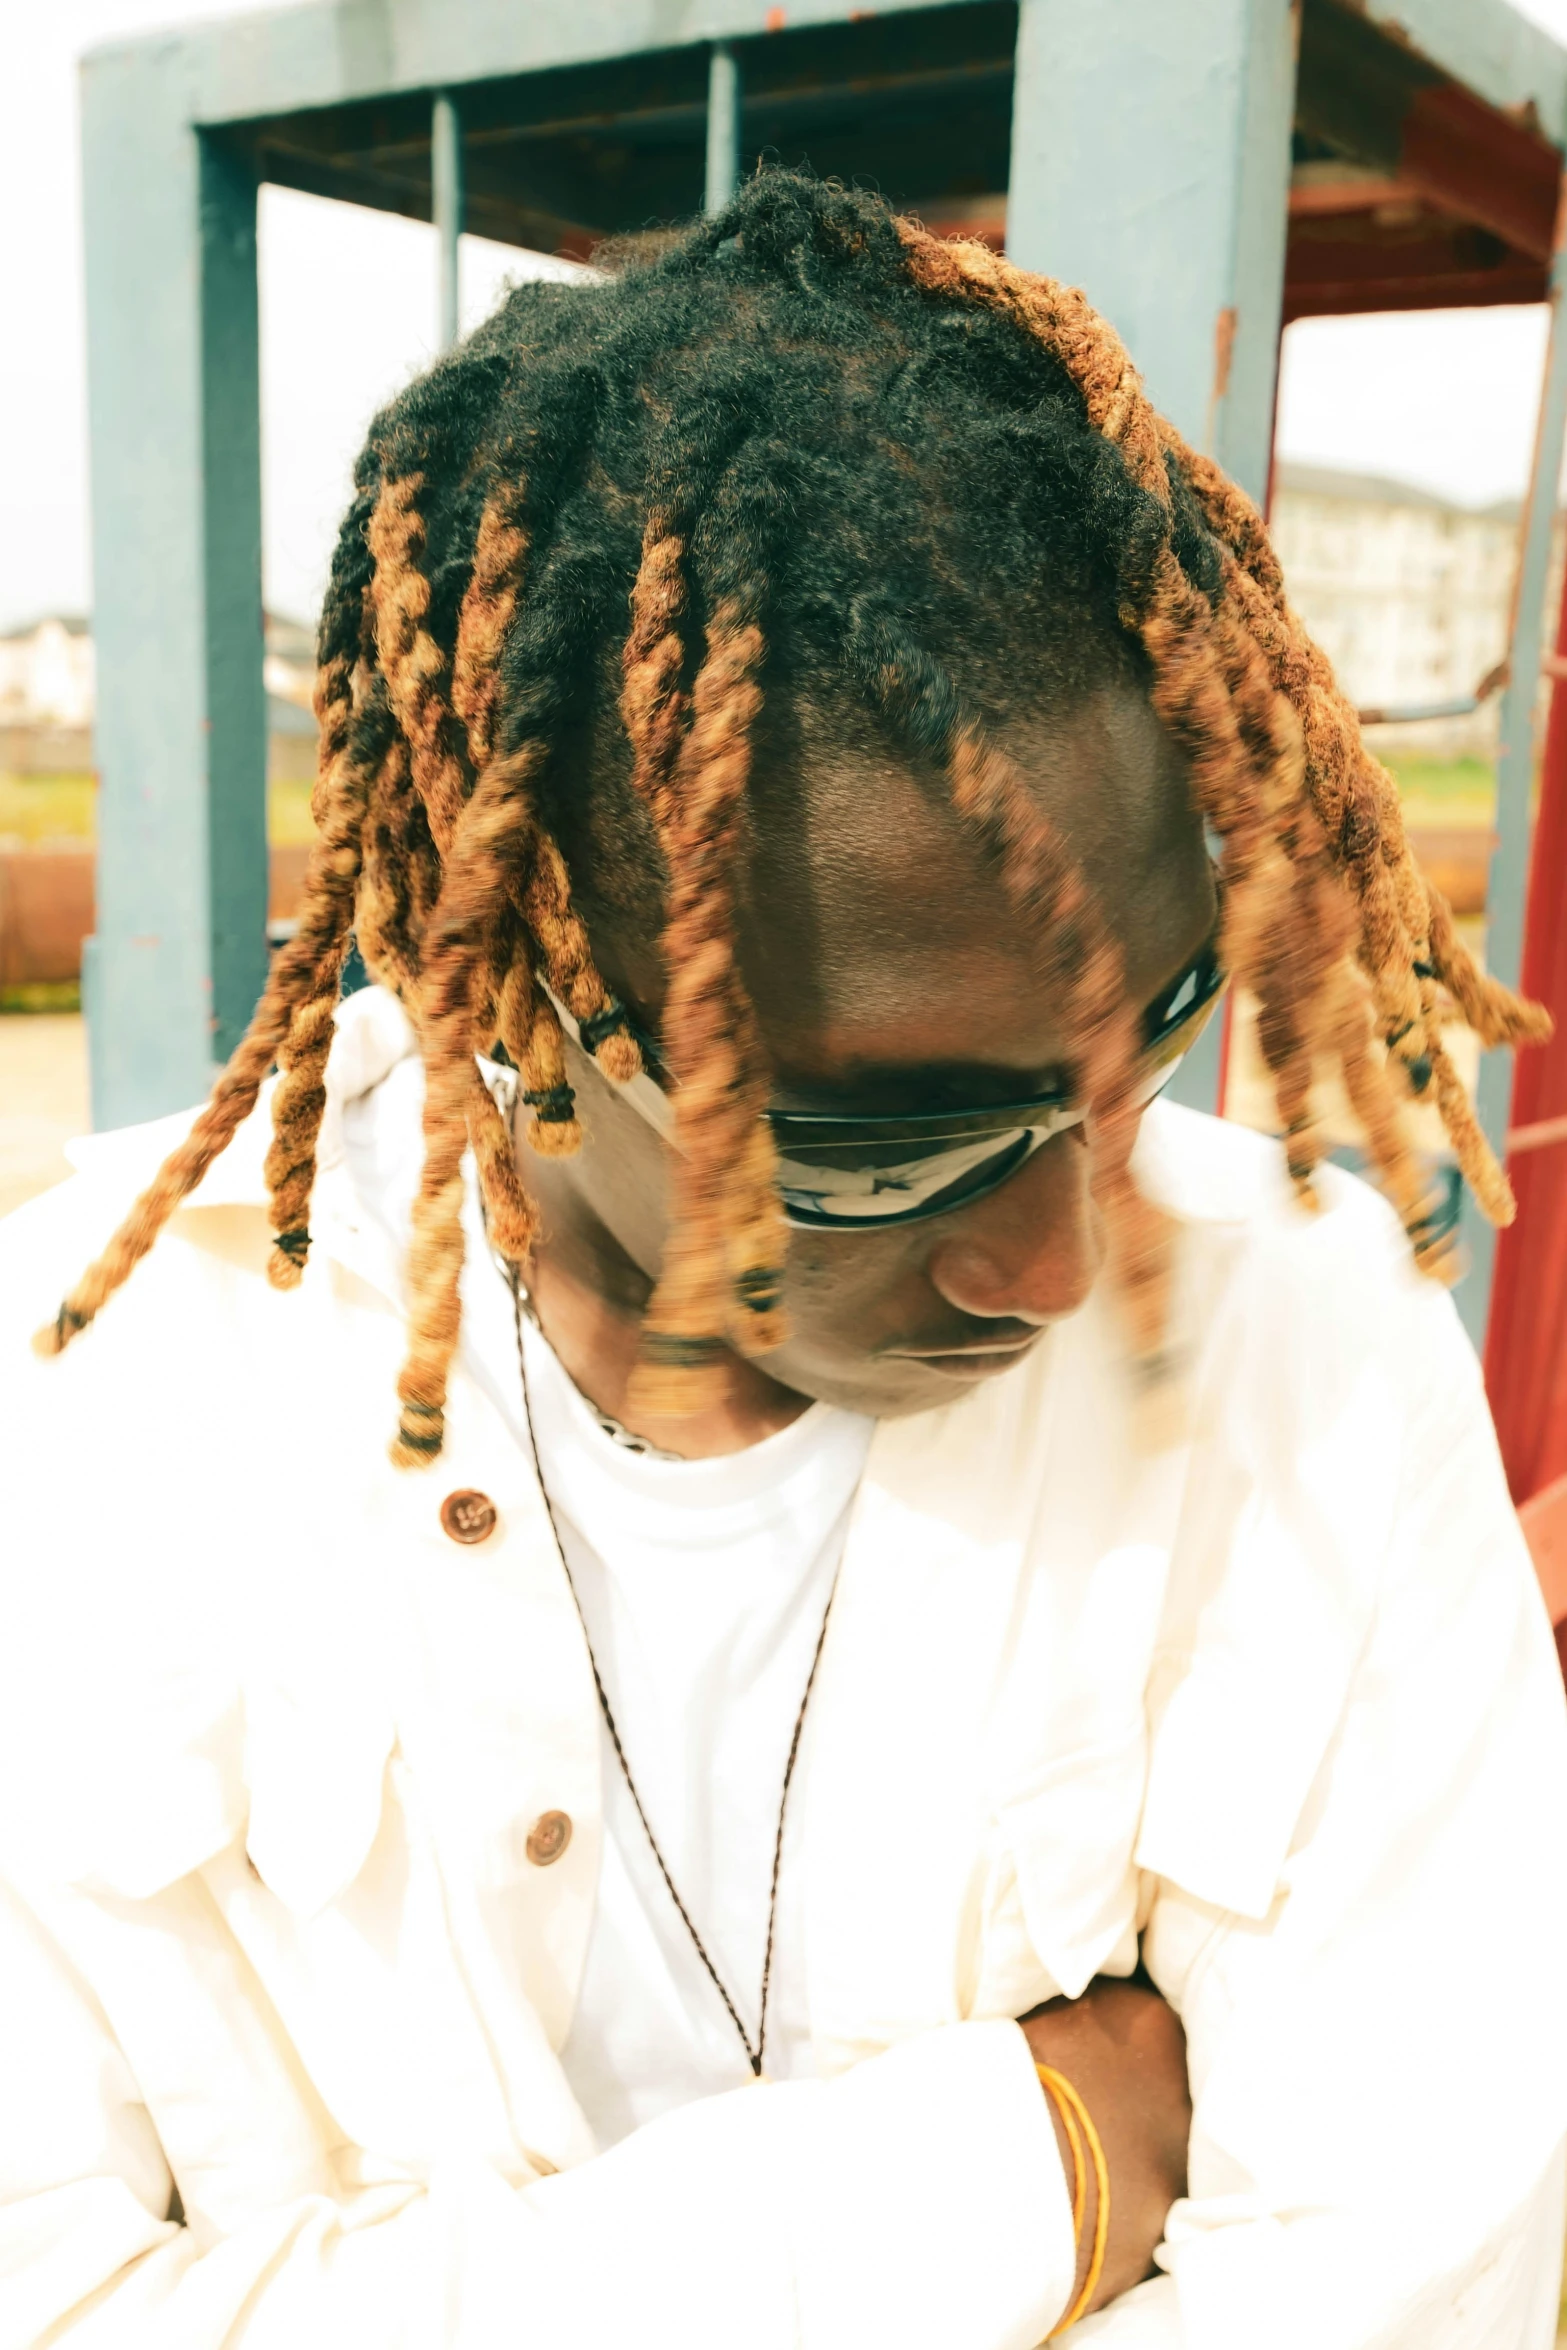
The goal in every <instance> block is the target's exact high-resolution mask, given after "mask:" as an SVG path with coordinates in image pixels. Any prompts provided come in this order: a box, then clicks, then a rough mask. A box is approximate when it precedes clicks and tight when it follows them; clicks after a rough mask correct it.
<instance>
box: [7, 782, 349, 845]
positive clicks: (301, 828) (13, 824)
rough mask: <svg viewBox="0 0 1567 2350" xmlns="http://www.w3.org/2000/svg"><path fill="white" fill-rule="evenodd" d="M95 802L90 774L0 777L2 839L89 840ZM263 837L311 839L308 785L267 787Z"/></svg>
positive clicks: (284, 842) (94, 827) (284, 840)
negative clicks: (265, 825) (265, 819)
mask: <svg viewBox="0 0 1567 2350" xmlns="http://www.w3.org/2000/svg"><path fill="white" fill-rule="evenodd" d="M97 804H98V786H97V782H96V780H95V778H94V777H92V776H91V775H0V840H3V839H4V838H5V837H6V835H7V834H9V835H10V837H11V838H12V839H13V840H15V839H18V838H20V839H22V840H24V841H25V842H26V843H27V845H28V847H29V848H36V847H37V846H38V844H39V842H40V841H46V840H92V839H93V838H94V837H95V835H96V832H97ZM267 837H268V839H269V840H271V841H272V842H273V844H274V846H276V847H280V848H282V847H289V846H291V845H292V844H294V843H296V842H299V841H310V840H313V839H314V838H315V827H314V825H313V824H312V823H311V821H310V786H309V784H308V783H304V782H299V783H273V784H270V785H269V786H268V788H267Z"/></svg>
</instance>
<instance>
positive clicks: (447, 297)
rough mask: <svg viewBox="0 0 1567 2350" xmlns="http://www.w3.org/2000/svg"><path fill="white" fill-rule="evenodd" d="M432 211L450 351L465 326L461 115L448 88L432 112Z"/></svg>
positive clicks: (441, 322) (440, 330)
mask: <svg viewBox="0 0 1567 2350" xmlns="http://www.w3.org/2000/svg"><path fill="white" fill-rule="evenodd" d="M430 213H431V217H432V219H433V220H434V222H435V237H436V244H437V247H438V249H439V262H438V271H439V293H438V297H437V305H436V326H437V335H438V339H439V342H440V347H441V349H442V350H443V351H449V350H450V349H451V347H452V345H453V343H455V342H456V340H457V337H458V334H459V332H460V331H461V327H462V117H461V116H460V115H459V113H458V111H457V101H456V99H455V98H453V97H452V95H451V93H450V92H449V91H447V90H441V91H438V92H437V94H436V99H435V104H434V106H433V107H432V108H431V112H430Z"/></svg>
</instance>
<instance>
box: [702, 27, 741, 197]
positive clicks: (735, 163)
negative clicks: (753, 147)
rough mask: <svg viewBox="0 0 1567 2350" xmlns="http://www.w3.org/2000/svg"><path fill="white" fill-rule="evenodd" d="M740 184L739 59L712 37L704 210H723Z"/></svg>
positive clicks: (724, 42) (709, 66)
mask: <svg viewBox="0 0 1567 2350" xmlns="http://www.w3.org/2000/svg"><path fill="white" fill-rule="evenodd" d="M739 185H740V63H739V60H738V58H737V57H736V56H735V53H734V49H733V48H732V46H731V45H730V43H729V42H728V41H715V42H714V43H713V53H712V56H711V57H710V58H709V60H708V67H707V188H706V193H705V195H704V198H703V210H704V211H706V212H722V210H723V208H724V206H725V205H726V204H727V203H728V202H729V199H730V197H731V196H732V195H733V194H734V192H735V190H736V188H737V187H738V186H739Z"/></svg>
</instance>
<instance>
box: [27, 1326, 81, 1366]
mask: <svg viewBox="0 0 1567 2350" xmlns="http://www.w3.org/2000/svg"><path fill="white" fill-rule="evenodd" d="M72 1336H74V1332H73V1333H70V1334H68V1333H67V1332H66V1331H65V1329H64V1328H63V1326H62V1323H61V1320H60V1318H59V1317H56V1319H55V1320H54V1321H52V1322H45V1323H44V1324H43V1325H42V1327H41V1328H40V1329H37V1330H35V1331H34V1332H33V1340H32V1345H33V1352H34V1354H35V1355H42V1356H43V1358H44V1360H45V1362H49V1361H51V1360H52V1359H53V1357H54V1356H55V1355H59V1354H64V1352H65V1350H66V1348H67V1347H68V1346H69V1344H70V1342H71V1337H72Z"/></svg>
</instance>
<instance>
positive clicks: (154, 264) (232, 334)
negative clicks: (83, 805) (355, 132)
mask: <svg viewBox="0 0 1567 2350" xmlns="http://www.w3.org/2000/svg"><path fill="white" fill-rule="evenodd" d="M82 113H83V140H82V145H83V230H84V237H85V244H86V285H87V323H88V428H89V444H90V454H91V467H92V493H93V575H94V577H93V603H94V620H93V626H94V637H95V642H96V652H97V663H98V711H97V756H98V767H99V777H100V785H99V809H98V834H99V837H98V912H97V923H98V928H97V934H96V937H95V938H94V939H93V940H92V941H91V942H90V946H89V950H88V953H87V955H86V958H85V962H84V971H83V982H84V998H85V1003H86V1009H87V1014H88V1024H89V1051H90V1069H91V1082H92V1104H93V1122H94V1124H95V1125H98V1126H115V1125H122V1124H125V1123H127V1122H129V1121H131V1120H135V1119H139V1118H147V1117H153V1116H156V1115H158V1114H160V1113H162V1112H165V1111H168V1110H173V1109H177V1108H180V1107H181V1106H183V1105H185V1104H188V1103H191V1102H194V1101H197V1100H199V1099H200V1098H201V1096H202V1095H203V1094H204V1093H205V1091H206V1089H207V1087H208V1085H209V1083H210V1081H211V1076H212V1070H213V1066H214V1062H215V1060H216V1059H218V1058H220V1057H221V1056H223V1055H224V1054H226V1052H227V1051H228V1050H229V1049H230V1048H231V1047H232V1044H233V1042H234V1041H235V1040H236V1038H237V1037H238V1035H239V1033H240V1031H241V1030H242V1028H243V1026H244V1023H245V1021H246V1019H248V1017H249V1014H250V1011H251V1008H252V1006H253V1005H254V1002H255V998H256V995H257V993H258V992H259V989H260V986H261V984H262V980H263V977H264V974H265V959H266V937H265V923H266V889H267V873H266V812H265V783H266V771H265V760H266V717H265V700H264V693H263V686H262V674H261V663H262V631H261V501H260V428H259V411H258V394H257V372H256V340H257V337H256V266H255V261H256V257H255V187H254V183H253V182H252V181H251V180H250V178H249V176H248V174H247V173H246V172H245V171H244V169H243V168H242V167H240V166H237V165H236V164H235V163H234V162H233V160H232V159H231V158H230V157H229V156H228V155H227V154H226V153H225V152H223V151H222V150H221V148H219V147H218V146H216V145H209V144H208V143H207V142H206V141H205V140H204V139H203V138H202V137H201V135H200V134H199V133H198V132H197V131H196V130H194V129H193V128H192V126H191V121H190V105H189V89H188V83H187V77H186V74H185V72H184V68H183V63H182V52H181V49H180V47H179V45H178V44H177V43H173V42H167V41H165V42H163V43H162V44H156V43H146V44H143V45H142V46H140V47H139V48H137V49H134V50H121V51H118V52H116V53H114V54H112V55H110V56H106V57H100V58H98V59H95V60H92V61H89V63H88V65H87V66H86V68H85V69H84V73H83V81H82Z"/></svg>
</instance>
